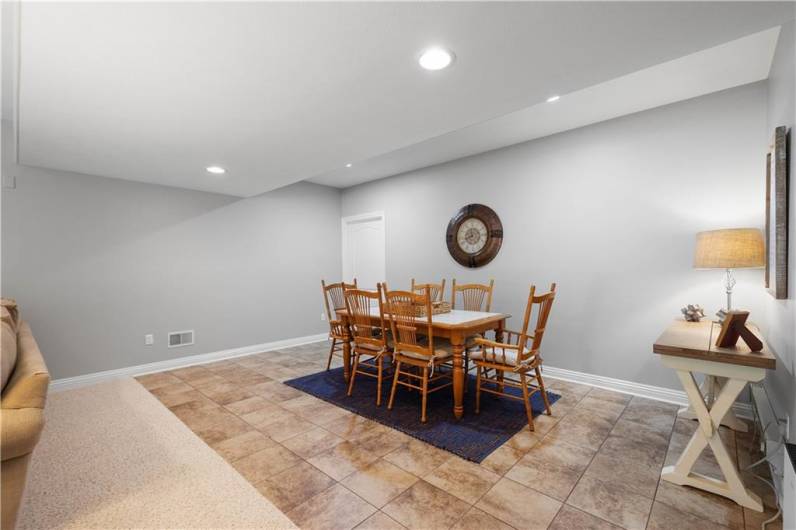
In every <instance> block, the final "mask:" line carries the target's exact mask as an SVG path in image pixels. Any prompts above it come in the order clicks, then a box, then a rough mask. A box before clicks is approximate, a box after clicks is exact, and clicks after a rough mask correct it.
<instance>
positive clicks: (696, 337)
mask: <svg viewBox="0 0 796 530" xmlns="http://www.w3.org/2000/svg"><path fill="white" fill-rule="evenodd" d="M750 328H752V331H753V332H754V333H755V335H757V337H758V338H760V339H761V340H763V339H762V337H761V336H760V332H759V330H758V329H757V328H754V327H752V326H750ZM720 330H721V325H720V324H719V323H718V322H710V321H702V322H686V321H685V320H676V321H674V322H673V323H672V324H671V325H670V326H669V327H668V328H666V330H665V331H664V332H663V333H662V334H661V336H660V337H658V340H656V341H655V344H654V345H653V346H652V351H653V352H655V353H657V354H659V355H660V356H661V360H662V361H663V364H664V365H665V366H667V367H669V368H672V369H673V370H675V371H676V372H677V377H678V378H679V379H680V382H681V383H682V385H683V388H684V389H685V393H686V395H687V396H688V402H689V403H690V406H689V407H688V408H687V409H685V410H683V411H681V412H682V413H683V415H684V416H686V417H695V418H696V419H697V420H699V428H698V429H697V430H696V431H695V432H694V435H693V436H692V437H691V441H689V442H688V445H687V446H686V448H685V451H683V454H682V455H680V458H679V459H678V460H677V463H676V464H675V465H673V466H667V467H665V468H663V472H662V473H661V478H662V479H663V480H666V481H669V482H673V483H675V484H680V485H685V486H692V487H694V488H699V489H702V490H705V491H709V492H711V493H715V494H717V495H722V496H724V497H727V498H729V499H732V500H734V501H735V502H737V503H738V504H740V505H741V506H745V507H747V508H750V509H752V510H757V511H763V504H762V503H761V501H760V498H759V497H758V496H757V495H755V494H754V493H753V492H751V491H748V490H747V489H746V487H745V486H744V484H743V481H742V480H741V477H740V475H739V473H738V468H737V467H736V466H735V459H734V458H733V457H732V456H731V455H730V454H729V453H728V452H727V449H726V448H725V447H724V444H723V443H722V441H721V437H720V436H719V432H718V428H719V425H722V424H724V425H728V426H729V427H730V428H736V429H744V428H745V426H744V425H743V424H742V422H740V420H738V419H737V418H735V416H734V414H733V413H732V405H733V403H735V400H736V398H737V397H738V395H739V394H740V393H741V391H743V389H744V387H746V384H747V383H749V382H756V381H760V380H762V379H763V378H764V377H765V375H766V370H773V369H774V368H776V358H775V357H774V355H773V354H772V353H771V351H770V350H769V349H768V346H767V345H766V343H765V341H763V349H762V351H759V352H752V351H750V350H749V348H747V347H746V344H744V342H743V341H742V340H739V341H738V344H737V345H736V346H735V347H733V348H719V347H717V346H716V345H715V342H716V338H717V337H718V334H719V331H720ZM695 373H700V374H705V383H704V384H703V387H702V388H701V389H700V387H699V386H697V383H696V379H695V378H694V374H695ZM708 445H710V448H711V450H712V451H713V454H714V455H715V456H716V460H717V461H718V463H719V466H720V467H721V471H722V473H723V474H724V478H725V480H718V479H715V478H712V477H707V476H704V475H701V474H699V473H694V472H693V471H692V468H693V467H694V464H695V463H696V461H697V459H698V458H699V455H700V454H701V453H702V451H703V450H704V449H705V447H707V446H708Z"/></svg>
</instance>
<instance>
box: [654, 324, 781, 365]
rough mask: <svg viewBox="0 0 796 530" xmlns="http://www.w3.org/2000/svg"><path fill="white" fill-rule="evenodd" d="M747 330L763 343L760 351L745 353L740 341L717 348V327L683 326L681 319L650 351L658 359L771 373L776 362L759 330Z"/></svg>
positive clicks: (751, 325)
mask: <svg viewBox="0 0 796 530" xmlns="http://www.w3.org/2000/svg"><path fill="white" fill-rule="evenodd" d="M747 326H748V328H749V329H750V330H752V332H753V333H754V334H755V335H757V337H758V338H759V339H760V340H761V341H762V342H763V349H762V350H761V351H759V352H753V351H751V350H749V348H748V347H747V346H746V343H745V342H744V341H743V339H738V343H737V344H736V345H735V347H733V348H719V347H718V346H716V338H717V337H718V336H719V332H720V331H721V324H720V323H718V322H712V321H710V320H703V321H701V322H686V321H685V320H683V319H678V320H675V321H674V322H672V323H671V324H670V325H669V327H668V328H666V331H664V332H663V333H662V334H661V336H660V337H658V340H656V341H655V344H654V345H653V346H652V351H653V352H654V353H658V354H661V355H672V356H675V357H690V358H692V359H703V360H705V361H713V362H721V363H727V364H738V365H742V366H754V367H755V368H767V369H770V370H773V369H775V368H776V366H777V359H776V357H775V356H774V354H773V353H772V352H771V350H770V349H769V348H768V345H767V344H766V341H765V340H764V339H763V337H762V336H761V334H760V330H759V329H758V328H757V326H755V325H754V324H747Z"/></svg>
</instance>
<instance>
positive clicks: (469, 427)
mask: <svg viewBox="0 0 796 530" xmlns="http://www.w3.org/2000/svg"><path fill="white" fill-rule="evenodd" d="M467 383H468V385H469V388H468V391H467V392H466V393H465V395H464V417H463V418H462V419H461V420H459V421H457V420H456V419H455V417H454V416H453V388H452V387H448V388H444V389H442V390H439V391H437V392H434V393H432V394H429V397H428V410H427V416H428V421H427V422H426V423H420V393H419V392H414V391H412V392H410V391H409V389H407V388H405V387H401V386H399V387H398V390H396V394H395V405H394V406H393V409H392V410H391V411H390V410H387V401H388V399H389V395H390V387H391V385H392V378H391V377H390V379H389V383H388V382H387V380H386V378H385V382H384V385H383V388H382V391H383V397H382V404H381V406H380V407H377V406H376V379H375V378H371V377H363V376H358V377H357V380H356V384H355V385H354V393H353V395H352V396H351V397H348V396H346V392H347V390H348V389H347V385H346V384H345V381H344V379H343V369H342V368H335V369H333V370H329V371H328V372H325V371H324V372H318V373H316V374H311V375H306V376H304V377H299V378H296V379H291V380H290V381H285V384H286V385H289V386H292V387H293V388H297V389H299V390H301V391H303V392H306V393H307V394H311V395H313V396H315V397H317V398H319V399H323V400H324V401H328V402H329V403H333V404H335V405H337V406H338V407H341V408H344V409H346V410H350V411H351V412H354V413H356V414H359V415H360V416H364V417H366V418H370V419H372V420H374V421H377V422H379V423H381V424H384V425H387V426H388V427H392V428H394V429H398V430H399V431H402V432H404V433H406V434H408V435H410V436H413V437H415V438H417V439H419V440H422V441H424V442H426V443H429V444H431V445H434V446H436V447H439V448H440V449H445V450H446V451H450V452H451V453H454V454H456V455H459V456H461V457H462V458H465V459H467V460H470V461H472V462H481V461H482V460H483V459H484V458H486V457H487V456H489V454H490V453H492V451H494V450H495V449H497V448H498V447H500V446H501V445H503V444H504V443H505V442H506V440H508V439H509V438H511V437H512V436H514V435H515V434H516V433H517V432H519V431H520V429H527V428H528V421H527V419H526V416H525V406H524V405H523V404H522V401H516V400H513V399H509V398H501V397H499V396H495V395H493V394H487V393H482V394H481V413H480V414H475V376H473V375H470V376H469V377H468V381H467ZM515 390H516V394H517V395H521V392H520V391H519V390H517V389H513V388H512V389H509V391H512V392H514V391H515ZM547 395H548V398H549V399H550V403H551V404H552V403H555V402H556V401H557V400H558V399H559V398H560V397H561V396H559V395H558V394H554V393H552V392H548V393H547ZM531 405H532V408H533V415H534V416H537V415H538V414H540V413H542V412H543V411H544V402H543V401H542V396H541V394H539V393H537V394H534V396H533V398H532V399H531Z"/></svg>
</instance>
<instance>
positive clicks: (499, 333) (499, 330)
mask: <svg viewBox="0 0 796 530" xmlns="http://www.w3.org/2000/svg"><path fill="white" fill-rule="evenodd" d="M505 324H506V321H505V320H501V321H499V322H498V323H497V327H495V342H503V326H505ZM497 379H498V381H499V383H498V390H499V391H500V392H505V391H506V386H505V385H504V384H503V371H501V370H498V374H497Z"/></svg>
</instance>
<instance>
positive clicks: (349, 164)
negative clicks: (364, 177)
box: [345, 162, 354, 167]
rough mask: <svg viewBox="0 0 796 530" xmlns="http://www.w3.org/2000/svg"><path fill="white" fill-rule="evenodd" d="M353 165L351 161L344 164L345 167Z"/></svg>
mask: <svg viewBox="0 0 796 530" xmlns="http://www.w3.org/2000/svg"><path fill="white" fill-rule="evenodd" d="M353 165H354V164H352V163H351V162H349V163H348V164H346V165H345V167H351V166H353Z"/></svg>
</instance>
